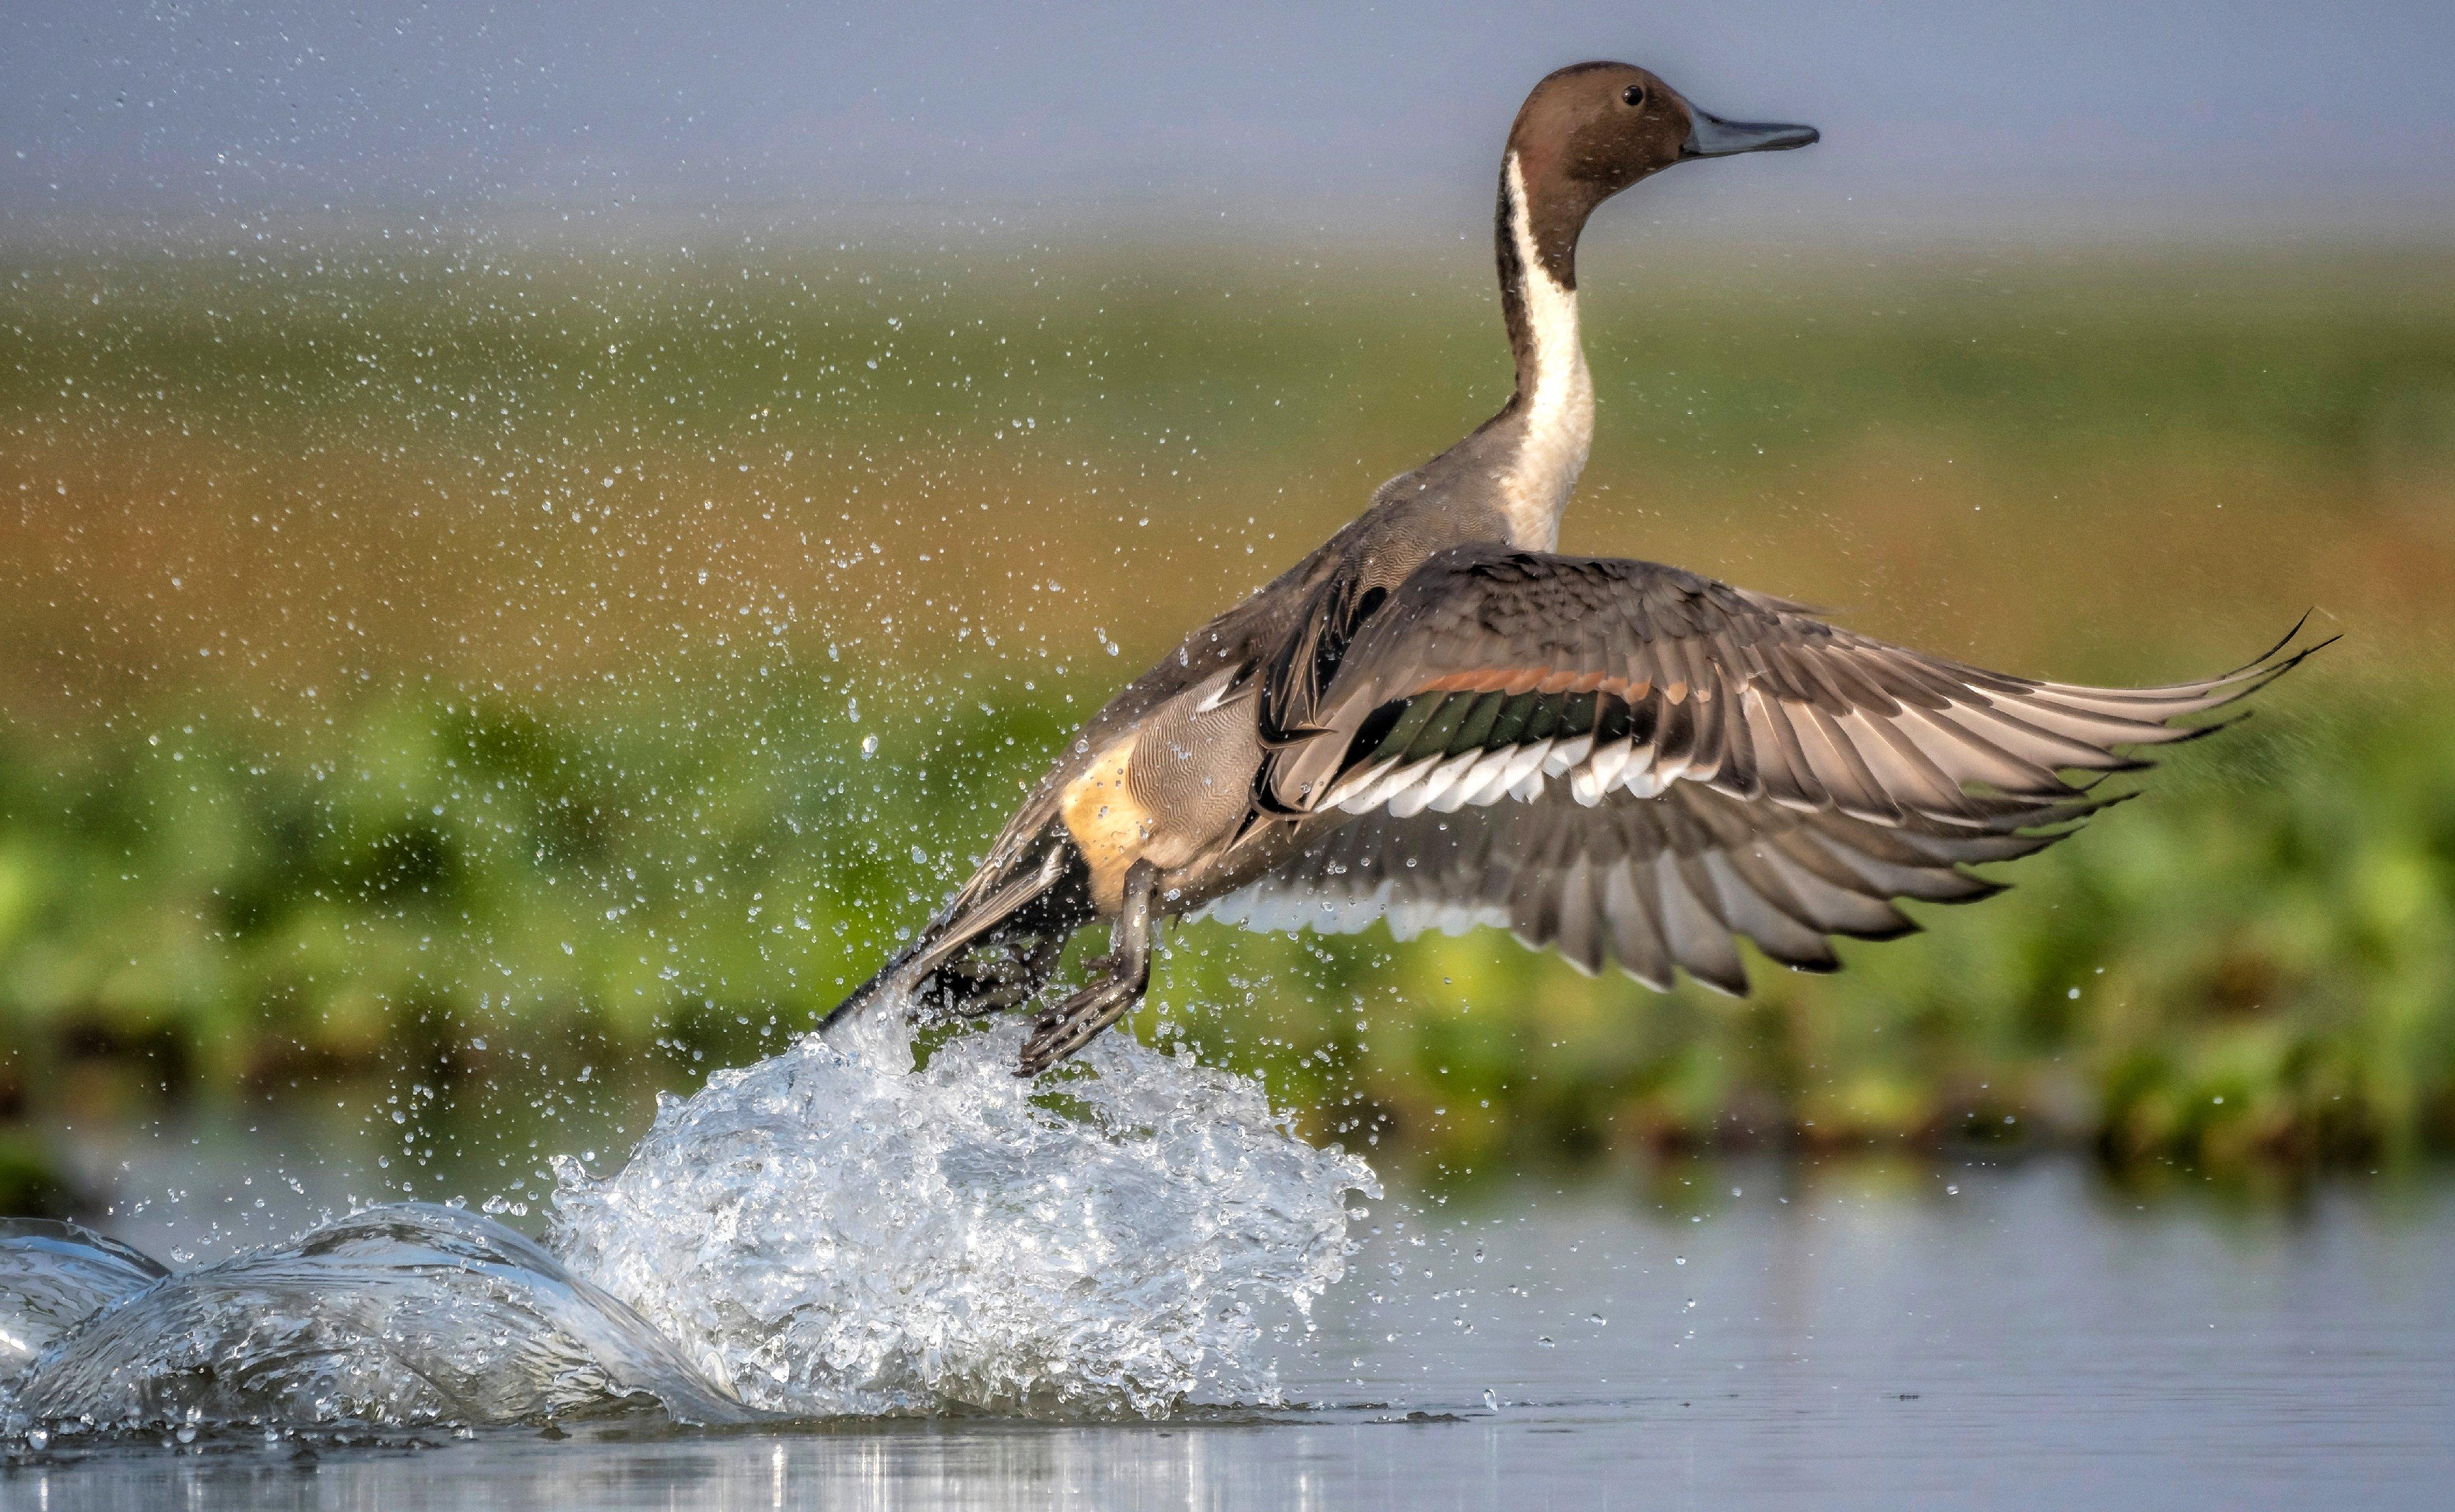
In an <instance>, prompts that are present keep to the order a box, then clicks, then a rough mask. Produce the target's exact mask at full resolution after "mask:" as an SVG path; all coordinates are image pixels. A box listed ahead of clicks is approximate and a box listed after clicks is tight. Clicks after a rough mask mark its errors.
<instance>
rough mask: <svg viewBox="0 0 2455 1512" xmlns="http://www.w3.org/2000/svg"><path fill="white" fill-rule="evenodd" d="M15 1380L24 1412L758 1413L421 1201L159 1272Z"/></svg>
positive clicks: (581, 1296)
mask: <svg viewBox="0 0 2455 1512" xmlns="http://www.w3.org/2000/svg"><path fill="white" fill-rule="evenodd" d="M87 1258H88V1257H83V1256H78V1257H75V1259H76V1261H77V1262H78V1263H83V1262H84V1261H85V1260H86V1259H87ZM10 1396H11V1398H12V1400H10V1401H9V1402H8V1403H7V1404H6V1405H7V1407H8V1409H9V1411H10V1417H11V1419H12V1421H13V1420H23V1422H24V1424H26V1425H34V1424H43V1425H50V1426H52V1427H57V1426H60V1425H68V1424H73V1425H76V1426H78V1427H82V1428H87V1429H98V1430H104V1431H110V1430H135V1429H158V1428H165V1427H168V1428H172V1429H174V1430H175V1429H179V1428H193V1427H195V1426H198V1425H224V1424H232V1423H258V1422H265V1421H273V1422H282V1423H294V1424H318V1425H321V1424H333V1423H381V1424H395V1425H397V1424H411V1423H432V1422H517V1421H534V1420H540V1419H547V1418H556V1417H573V1416H589V1415H596V1414H602V1413H605V1412H607V1411H614V1410H619V1409H621V1408H623V1407H626V1406H632V1405H642V1404H646V1403H650V1402H654V1403H659V1404H661V1405H662V1406H663V1407H664V1408H665V1409H666V1410H667V1411H669V1412H671V1413H672V1414H673V1415H674V1416H676V1417H678V1418H681V1419H683V1420H688V1421H694V1422H728V1421H739V1420H743V1419H746V1418H748V1417H750V1416H752V1414H750V1413H749V1412H747V1411H745V1410H744V1409H743V1407H742V1406H741V1403H740V1402H738V1401H736V1400H733V1398H732V1395H731V1394H730V1393H729V1392H726V1391H725V1390H723V1389H722V1388H721V1387H720V1386H717V1385H714V1384H712V1383H710V1382H709V1381H707V1380H706V1379H703V1378H701V1377H700V1375H699V1373H698V1372H697V1371H695V1370H693V1369H692V1368H691V1366H690V1364H689V1363H688V1362H687V1361H686V1360H684V1359H682V1358H681V1356H680V1354H678V1353H677V1352H676V1350H675V1349H674V1346H673V1345H672V1344H671V1343H669V1342H668V1341H667V1340H665V1339H664V1338H661V1337H660V1336H659V1335H658V1334H657V1332H656V1331H655V1330H654V1329H652V1328H650V1327H649V1326H648V1325H647V1324H646V1323H644V1322H642V1321H640V1319H639V1316H638V1315H637V1314H636V1313H634V1312H632V1311H631V1310H630V1309H629V1308H627V1307H624V1306H623V1305H622V1304H621V1303H620V1302H619V1301H617V1300H615V1299H614V1298H613V1297H608V1296H606V1295H605V1294H604V1293H602V1292H600V1291H599V1290H598V1289H597V1288H595V1287H593V1286H590V1285H589V1284H588V1283H587V1282H585V1281H582V1280H579V1279H578V1278H577V1277H573V1276H572V1275H571V1274H570V1273H569V1272H568V1271H566V1270H565V1269H564V1268H563V1267H562V1265H561V1264H559V1263H558V1261H557V1260H556V1259H555V1258H554V1257H553V1256H551V1255H549V1254H547V1253H546V1252H545V1251H544V1250H542V1249H540V1248H538V1245H537V1244H536V1243H535V1242H534V1241H532V1240H530V1239H526V1238H523V1237H521V1236H519V1235H517V1234H515V1233H513V1232H512V1231H511V1230H509V1229H506V1228H504V1227H502V1226H501V1225H500V1224H497V1223H495V1222H493V1221H491V1220H489V1219H486V1218H482V1217H479V1216H477V1215H475V1214H471V1213H467V1212H463V1211H460V1210H458V1209H454V1208H446V1207H437V1206H434V1205H432V1204H427V1203H402V1204H398V1205H395V1206H388V1207H380V1208H370V1209H368V1210H366V1211H365V1212H362V1213H358V1214H355V1215H353V1216H350V1217H348V1218H344V1219H342V1220H341V1221H339V1222H337V1223H331V1224H327V1225H325V1226H324V1227H322V1228H320V1229H317V1230H316V1231H314V1233H313V1234H311V1235H309V1236H307V1237H306V1238H305V1239H303V1240H301V1241H299V1242H298V1243H296V1244H294V1245H289V1246H285V1247H282V1248H279V1249H274V1250H269V1251H263V1252H259V1253H257V1254H254V1255H242V1256H238V1257H234V1258H232V1259H228V1260H224V1261H221V1262H220V1263H218V1264H214V1265H208V1266H204V1267H202V1268H200V1269H197V1270H193V1271H189V1272H186V1273H184V1274H181V1275H176V1276H167V1277H163V1278H161V1279H159V1280H156V1281H153V1282H152V1284H150V1285H148V1286H146V1287H144V1288H143V1289H141V1290H138V1291H136V1292H134V1293H132V1295H129V1296H126V1297H123V1298H121V1299H119V1300H118V1301H116V1302H115V1303H113V1304H112V1305H109V1306H107V1307H106V1308H105V1309H104V1310H103V1311H102V1312H101V1313H99V1314H98V1315H96V1316H94V1317H92V1318H89V1319H86V1320H85V1321H83V1322H82V1323H81V1324H80V1325H79V1326H77V1327H75V1328H73V1329H71V1330H69V1331H67V1332H66V1333H64V1334H63V1335H62V1336H61V1337H60V1338H58V1339H57V1340H56V1341H55V1342H53V1343H52V1344H51V1347H49V1348H47V1349H46V1350H44V1351H43V1353H42V1354H41V1355H39V1356H38V1357H37V1358H36V1359H34V1361H33V1363H32V1365H31V1366H30V1368H29V1369H28V1371H27V1372H26V1374H25V1376H24V1377H23V1378H22V1379H20V1380H19V1381H18V1382H17V1383H16V1385H15V1387H14V1389H13V1391H12V1392H11V1393H10Z"/></svg>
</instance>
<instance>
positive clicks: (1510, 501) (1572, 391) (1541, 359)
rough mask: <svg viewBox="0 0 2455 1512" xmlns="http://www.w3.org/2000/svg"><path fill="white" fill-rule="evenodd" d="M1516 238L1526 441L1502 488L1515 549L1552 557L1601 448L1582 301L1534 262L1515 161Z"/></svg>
mask: <svg viewBox="0 0 2455 1512" xmlns="http://www.w3.org/2000/svg"><path fill="white" fill-rule="evenodd" d="M1509 230H1510V235H1511V239H1512V241H1513V242H1514V243H1515V246H1516V251H1517V267H1518V276H1519V278H1520V279H1522V280H1523V287H1524V293H1525V301H1526V327H1527V336H1528V338H1529V346H1530V348H1531V351H1530V354H1529V361H1528V363H1527V368H1526V370H1525V371H1522V372H1520V373H1519V374H1518V376H1517V384H1518V399H1519V402H1520V403H1521V405H1522V406H1523V408H1522V417H1523V420H1522V422H1523V424H1524V425H1525V432H1524V441H1523V443H1522V444H1521V445H1520V447H1519V448H1518V452H1517V456H1516V458H1515V459H1514V460H1512V462H1511V463H1510V466H1509V470H1508V472H1507V473H1506V474H1505V475H1504V477H1503V478H1502V480H1501V494H1502V499H1503V507H1504V508H1505V509H1506V511H1507V512H1508V515H1509V539H1510V544H1512V545H1513V546H1516V547H1518V548H1520V549H1521V550H1528V551H1551V550H1554V549H1556V548H1557V547H1558V545H1559V543H1560V511H1561V510H1562V509H1563V508H1565V507H1566V506H1567V505H1568V502H1569V495H1570V493H1571V492H1572V490H1574V489H1575V487H1576V486H1577V475H1578V474H1579V473H1581V472H1583V471H1585V467H1586V454H1587V453H1588V452H1589V451H1591V450H1593V442H1594V383H1593V377H1592V376H1591V375H1590V374H1588V373H1587V371H1586V348H1585V343H1584V341H1583V340H1582V339H1580V337H1579V336H1578V333H1577V295H1576V291H1575V290H1573V289H1567V288H1563V287H1561V284H1560V281H1559V280H1558V279H1556V278H1554V277H1552V275H1551V274H1550V273H1549V272H1548V271H1547V270H1546V269H1545V268H1544V266H1543V262H1542V259H1541V258H1540V257H1538V256H1536V255H1535V248H1534V233H1533V228H1532V224H1531V222H1530V219H1529V217H1528V215H1527V214H1526V175H1525V174H1524V172H1523V171H1522V170H1521V169H1520V168H1519V167H1518V163H1517V154H1516V153H1511V154H1510V156H1509Z"/></svg>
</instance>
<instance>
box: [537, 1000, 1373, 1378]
mask: <svg viewBox="0 0 2455 1512" xmlns="http://www.w3.org/2000/svg"><path fill="white" fill-rule="evenodd" d="M901 1022H902V1016H901V1015H900V1014H897V1013H893V1012H884V1011H882V1012H877V1013H872V1014H869V1015H866V1016H865V1017H864V1018H862V1019H860V1020H856V1021H855V1023H854V1024H853V1025H851V1026H848V1030H849V1032H846V1033H842V1034H841V1035H840V1039H841V1041H842V1043H839V1044H830V1043H827V1042H826V1041H824V1040H822V1039H821V1038H819V1037H818V1036H816V1035H813V1036H810V1037H808V1038H806V1039H804V1040H802V1041H801V1043H800V1044H798V1045H796V1046H794V1047H793V1048H792V1049H791V1050H789V1051H787V1052H785V1053H783V1054H781V1055H779V1056H777V1057H775V1058H774V1059H772V1060H768V1061H765V1062H762V1063H761V1064H760V1065H757V1066H754V1067H751V1068H749V1069H747V1070H744V1071H735V1072H724V1073H719V1074H718V1075H716V1076H714V1077H712V1078H710V1080H709V1082H708V1085H707V1086H706V1088H705V1089H704V1090H702V1091H701V1092H700V1093H699V1094H698V1095H697V1096H695V1097H692V1098H691V1099H689V1100H688V1101H687V1102H684V1101H680V1100H679V1099H667V1101H666V1103H665V1105H664V1106H663V1107H662V1108H660V1110H659V1114H658V1117H657V1121H656V1125H655V1127H654V1128H652V1129H651V1130H650V1131H649V1133H648V1134H647V1136H646V1137H645V1138H644V1139H642V1140H641V1141H640V1143H639V1149H638V1151H637V1152H635V1153H634V1154H633V1156H632V1158H631V1162H630V1164H629V1165H628V1166H626V1167H625V1168H624V1169H623V1170H622V1171H621V1172H620V1173H619V1174H618V1175H614V1176H612V1177H610V1178H608V1179H606V1180H603V1181H592V1180H590V1179H588V1178H586V1177H585V1176H583V1175H580V1174H579V1173H578V1171H577V1170H576V1169H574V1168H573V1167H572V1166H571V1165H570V1163H568V1162H565V1163H564V1165H563V1167H562V1169H561V1176H562V1187H561V1190H560V1192H559V1193H558V1195H557V1197H556V1204H557V1210H558V1211H557V1216H556V1221H555V1231H554V1235H555V1244H556V1247H557V1248H558V1250H559V1251H560V1252H561V1253H562V1254H563V1255H564V1256H565V1257H567V1258H568V1259H569V1260H570V1262H571V1264H572V1266H573V1267H574V1269H575V1270H577V1271H578V1272H579V1273H580V1274H582V1275H585V1276H587V1277H590V1278H592V1279H593V1280H595V1281H596V1282H597V1284H599V1285H600V1286H602V1287H604V1288H605V1289H606V1290H607V1291H609V1292H612V1293H613V1294H614V1295H616V1296H618V1297H622V1298H623V1299H624V1300H625V1301H627V1302H629V1303H630V1304H631V1305H632V1306H634V1307H636V1308H638V1309H639V1312H640V1314H641V1315H642V1316H643V1317H645V1318H649V1319H650V1320H651V1321H653V1322H655V1323H656V1324H657V1325H658V1326H659V1327H660V1328H661V1329H663V1330H664V1331H665V1332H666V1333H667V1334H668V1335H669V1336H671V1337H672V1338H676V1339H678V1340H683V1341H685V1348H686V1349H688V1350H689V1351H690V1354H691V1358H692V1359H693V1362H694V1363H695V1364H697V1365H698V1366H699V1367H700V1369H702V1370H704V1371H705V1372H706V1373H707V1374H708V1375H709V1376H710V1377H711V1378H713V1379H720V1380H723V1381H727V1382H729V1383H730V1384H731V1386H732V1387H733V1389H734V1390H736V1391H737V1392H739V1393H740V1394H741V1397H742V1398H743V1400H747V1401H751V1402H753V1403H756V1404H757V1405H759V1406H761V1407H765V1408H768V1409H771V1410H774V1411H779V1412H787V1413H792V1414H795V1415H832V1414H839V1413H882V1412H907V1411H927V1410H932V1409H935V1408H939V1407H943V1406H946V1405H952V1404H962V1405H966V1406H972V1407H981V1408H988V1409H992V1410H998V1411H1018V1412H1034V1413H1093V1414H1110V1413H1132V1414H1139V1415H1146V1416H1151V1415H1159V1414H1164V1413H1166V1412H1167V1411H1168V1410H1169V1409H1170V1408H1171V1407H1173V1406H1175V1405H1178V1404H1180V1403H1194V1402H1204V1403H1226V1402H1246V1403H1265V1404H1268V1403H1275V1402H1276V1401H1277V1400H1278V1390H1277V1385H1276V1382H1275V1379H1274V1377H1273V1374H1272V1372H1271V1369H1270V1366H1269V1364H1268V1360H1267V1359H1265V1355H1266V1353H1267V1352H1266V1350H1265V1348H1264V1347H1263V1346H1264V1344H1265V1339H1266V1332H1267V1329H1268V1322H1266V1318H1268V1315H1270V1314H1271V1313H1272V1312H1273V1311H1274V1310H1280V1309H1288V1308H1291V1309H1292V1312H1293V1314H1294V1315H1295V1316H1298V1317H1300V1316H1301V1315H1302V1314H1303V1313H1304V1311H1305V1310H1307V1309H1309V1306H1310V1304H1311V1302H1312V1300H1313V1299H1314V1298H1315V1297H1318V1296H1320V1294H1321V1293H1322V1291H1323V1290H1324V1289H1325V1288H1327V1287H1328V1286H1329V1284H1330V1283H1331V1282H1332V1281H1334V1280H1336V1279H1337V1277H1339V1275H1340V1274H1341V1273H1342V1272H1343V1270H1344V1269H1345V1265H1346V1251H1347V1223H1348V1211H1347V1194H1348V1193H1349V1191H1350V1190H1357V1189H1361V1190H1365V1191H1368V1192H1370V1191H1377V1188H1376V1187H1375V1186H1374V1183H1373V1176H1372V1173H1371V1171H1370V1168H1369V1167H1367V1166H1366V1165H1365V1164H1364V1163H1363V1162H1362V1161H1360V1160H1357V1159H1355V1158H1354V1157H1353V1156H1350V1155H1346V1154H1337V1153H1333V1152H1326V1151H1322V1150H1317V1149H1315V1148H1313V1147H1312V1146H1310V1145H1308V1144H1306V1143H1304V1142H1303V1141H1302V1140H1300V1139H1298V1138H1296V1137H1295V1136H1294V1135H1293V1134H1292V1133H1290V1132H1289V1130H1288V1127H1287V1124H1286V1121H1285V1119H1284V1118H1283V1117H1282V1116H1281V1115H1279V1114H1275V1113H1273V1112H1272V1111H1271V1109H1270V1108H1269V1106H1268V1101H1267V1100H1266V1099H1265V1097H1264V1095H1263V1093H1262V1091H1261V1089H1260V1088H1259V1087H1258V1086H1257V1085H1256V1084H1255V1083H1253V1082H1251V1081H1248V1080H1247V1079H1245V1078H1242V1077H1238V1076H1233V1075H1229V1074H1227V1073H1222V1072H1217V1071H1212V1070H1208V1069H1206V1068H1203V1067H1199V1066H1196V1065H1193V1064H1192V1063H1191V1062H1190V1061H1189V1060H1181V1059H1176V1058H1172V1057H1169V1056H1167V1055H1163V1054H1160V1053H1158V1052H1154V1051H1151V1050H1149V1049H1146V1048H1145V1047H1144V1046H1142V1045H1140V1044H1138V1043H1136V1042H1135V1041H1134V1040H1132V1039H1131V1038H1130V1037H1128V1036H1126V1035H1123V1034H1110V1035H1106V1036H1104V1037H1103V1038H1101V1039H1100V1040H1098V1041H1095V1042H1094V1043H1093V1045H1092V1046H1091V1048H1090V1049H1089V1050H1088V1051H1086V1052H1085V1054H1084V1055H1083V1056H1082V1057H1081V1058H1080V1061H1079V1063H1078V1064H1077V1065H1076V1066H1074V1067H1071V1068H1069V1069H1068V1070H1067V1071H1065V1072H1063V1073H1058V1074H1057V1075H1054V1076H1051V1077H1048V1078H1044V1079H1043V1080H1042V1081H1041V1082H1039V1083H1033V1082H1025V1081H1020V1080H1017V1079H1016V1078H1015V1077H1014V1076H1013V1074H1012V1067H1013V1064H1014V1059H1015V1055H1016V1052H1017V1051H1018V1049H1019V1048H1020V1045H1021V1041H1022V1037H1023V1033H1024V1026H1022V1025H1021V1024H1020V1023H1009V1024H1005V1025H1001V1026H999V1027H998V1028H995V1029H992V1030H990V1031H987V1032H981V1033H975V1034H970V1035H966V1036H964V1037H963V1038H960V1039H957V1040H955V1041H953V1042H951V1043H949V1044H948V1045H946V1046H944V1047H942V1048H941V1049H940V1051H939V1052H938V1053H937V1054H936V1055H935V1056H934V1057H932V1058H931V1060H930V1062H929V1064H928V1066H927V1068H926V1069H925V1070H923V1071H921V1072H918V1073H908V1072H906V1071H904V1070H903V1068H904V1067H908V1066H909V1064H910V1059H911V1051H910V1048H909V1041H908V1040H906V1039H903V1037H902V1036H901V1033H900V1025H901ZM1287 1316H1288V1315H1287V1313H1286V1312H1281V1313H1280V1321H1282V1322H1284V1321H1285V1320H1286V1318H1287Z"/></svg>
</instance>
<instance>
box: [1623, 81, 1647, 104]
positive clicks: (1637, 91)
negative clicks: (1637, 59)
mask: <svg viewBox="0 0 2455 1512" xmlns="http://www.w3.org/2000/svg"><path fill="white" fill-rule="evenodd" d="M1619 97H1620V98H1621V99H1623V100H1625V101H1627V102H1628V103H1629V104H1630V105H1631V106H1632V107H1633V106H1638V105H1643V104H1644V103H1645V86H1644V85H1642V84H1632V85H1630V86H1629V87H1628V88H1627V89H1624V90H1622V91H1620V92H1619Z"/></svg>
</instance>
